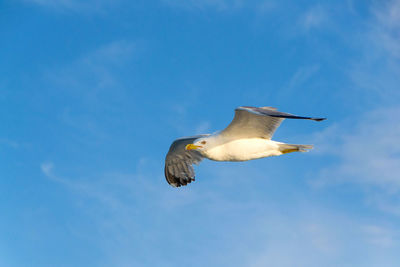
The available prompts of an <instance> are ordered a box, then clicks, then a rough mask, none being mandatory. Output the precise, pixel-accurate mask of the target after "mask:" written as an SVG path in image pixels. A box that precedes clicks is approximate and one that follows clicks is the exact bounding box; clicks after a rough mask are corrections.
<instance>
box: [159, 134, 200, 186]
mask: <svg viewBox="0 0 400 267" xmlns="http://www.w3.org/2000/svg"><path fill="white" fill-rule="evenodd" d="M203 136H207V135H197V136H191V137H184V138H179V139H177V140H175V141H174V142H173V143H172V145H171V147H170V148H169V151H168V154H167V156H166V157H165V167H164V173H165V179H167V182H168V183H169V184H170V185H172V186H173V187H179V186H181V185H187V184H188V183H190V182H192V181H194V178H195V174H194V169H193V166H192V164H197V163H199V162H200V161H201V160H202V159H203V156H201V154H200V153H199V152H198V151H196V150H186V149H185V147H186V145H188V144H192V143H193V142H194V140H196V139H197V138H200V137H203Z"/></svg>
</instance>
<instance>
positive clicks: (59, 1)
mask: <svg viewBox="0 0 400 267" xmlns="http://www.w3.org/2000/svg"><path fill="white" fill-rule="evenodd" d="M21 1H23V2H25V3H28V4H33V5H37V6H40V7H44V8H49V9H53V10H56V11H60V12H66V11H72V12H78V13H88V14H92V13H103V12H105V11H106V9H107V8H110V7H112V6H114V5H115V4H116V3H118V2H119V0H116V1H110V0H89V1H79V0H21Z"/></svg>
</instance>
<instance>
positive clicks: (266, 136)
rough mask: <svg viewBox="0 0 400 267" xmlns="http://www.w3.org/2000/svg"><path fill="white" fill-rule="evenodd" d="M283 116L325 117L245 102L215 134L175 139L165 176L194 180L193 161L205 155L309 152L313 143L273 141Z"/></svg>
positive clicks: (177, 182) (231, 157) (226, 157)
mask: <svg viewBox="0 0 400 267" xmlns="http://www.w3.org/2000/svg"><path fill="white" fill-rule="evenodd" d="M284 119H304V120H313V121H322V120H325V119H326V118H312V117H302V116H296V115H293V114H289V113H284V112H279V111H278V110H277V109H276V108H273V107H248V106H242V107H238V108H236V109H235V116H234V118H233V120H232V122H231V123H230V124H229V125H228V127H226V128H225V129H224V130H222V131H219V132H216V133H214V134H201V135H196V136H190V137H182V138H179V139H176V140H175V141H174V142H173V143H172V144H171V147H170V148H169V151H168V153H167V156H166V158H165V168H164V173H165V178H166V180H167V182H168V183H169V184H170V185H171V186H173V187H180V186H184V185H187V184H189V183H191V182H192V181H194V180H195V173H194V169H193V164H198V163H200V161H201V160H202V159H204V158H207V159H210V160H215V161H247V160H253V159H260V158H265V157H270V156H279V155H282V154H286V153H291V152H306V151H308V150H309V149H312V148H313V146H312V145H294V144H285V143H281V142H276V141H272V140H271V138H272V135H273V134H274V132H275V130H276V129H277V128H278V127H279V125H280V124H281V123H282V121H283V120H284Z"/></svg>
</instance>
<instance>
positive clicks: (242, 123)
mask: <svg viewBox="0 0 400 267" xmlns="http://www.w3.org/2000/svg"><path fill="white" fill-rule="evenodd" d="M284 119H304V120H314V121H322V120H325V118H312V117H302V116H296V115H293V114H289V113H284V112H279V111H277V110H276V108H273V107H259V108H256V107H238V108H236V109H235V117H234V118H233V120H232V122H231V123H230V124H229V125H228V127H226V128H225V129H224V130H223V131H222V132H221V135H224V136H230V137H233V138H235V139H236V138H265V139H271V137H272V135H273V134H274V132H275V130H276V129H277V128H278V127H279V125H280V124H281V123H282V121H283V120H284Z"/></svg>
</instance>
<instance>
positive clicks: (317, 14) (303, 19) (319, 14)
mask: <svg viewBox="0 0 400 267" xmlns="http://www.w3.org/2000/svg"><path fill="white" fill-rule="evenodd" d="M328 21H329V15H328V12H327V11H326V9H325V8H323V7H322V6H321V5H317V6H314V7H312V8H310V9H308V10H307V11H306V12H305V13H304V14H303V15H302V16H300V19H299V24H300V25H301V27H302V28H303V29H305V30H306V31H309V30H312V29H317V28H320V27H322V26H323V25H324V24H326V23H327V22H328Z"/></svg>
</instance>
